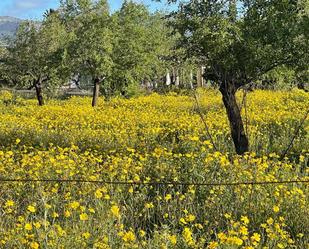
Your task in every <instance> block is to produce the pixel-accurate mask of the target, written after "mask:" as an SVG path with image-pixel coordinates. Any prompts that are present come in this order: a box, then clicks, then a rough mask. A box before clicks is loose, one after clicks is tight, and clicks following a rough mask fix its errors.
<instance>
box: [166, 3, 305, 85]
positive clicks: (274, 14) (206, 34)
mask: <svg viewBox="0 0 309 249" xmlns="http://www.w3.org/2000/svg"><path fill="white" fill-rule="evenodd" d="M302 3H305V2H304V1H260V0H246V1H234V0H233V1H232V0H230V1H189V2H188V3H187V4H180V8H179V9H178V11H177V12H175V14H174V17H173V18H172V24H173V25H174V27H175V28H176V30H177V31H178V32H179V33H180V34H181V38H182V39H181V41H182V44H183V46H184V47H186V48H187V49H188V54H189V55H194V56H196V57H197V58H199V60H200V61H203V62H204V64H206V65H208V68H207V69H208V70H207V72H206V73H207V74H206V77H207V78H209V79H211V80H214V81H216V82H218V83H220V84H225V82H229V84H231V85H233V86H234V87H236V88H238V87H240V86H242V85H246V84H248V83H250V82H252V81H254V80H257V79H259V78H260V77H261V76H262V75H263V74H265V73H267V72H268V71H270V70H272V69H274V68H276V67H278V66H280V65H289V66H293V65H298V64H299V60H300V59H301V60H302V61H303V63H302V64H308V55H306V51H307V50H306V49H308V42H306V40H307V38H306V37H307V34H308V32H306V30H307V29H308V25H306V24H308V12H307V13H306V12H305V6H304V5H302ZM235 5H236V6H237V8H235Z"/></svg>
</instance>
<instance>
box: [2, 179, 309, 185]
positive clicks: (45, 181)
mask: <svg viewBox="0 0 309 249" xmlns="http://www.w3.org/2000/svg"><path fill="white" fill-rule="evenodd" d="M17 182H23V183H26V182H30V183H31V182H32V183H35V182H43V183H90V184H100V185H104V184H109V185H140V186H147V185H148V186H151V185H153V186H154V185H173V186H239V185H274V184H293V183H302V184H308V183H309V180H291V181H261V182H218V183H211V182H208V183H207V182H204V183H198V182H125V181H99V180H81V179H80V180H79V179H0V184H1V183H17Z"/></svg>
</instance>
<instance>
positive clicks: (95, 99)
mask: <svg viewBox="0 0 309 249" xmlns="http://www.w3.org/2000/svg"><path fill="white" fill-rule="evenodd" d="M99 94H100V80H99V79H98V78H95V79H94V88H93V97H92V107H95V106H96V105H97V104H98V99H99Z"/></svg>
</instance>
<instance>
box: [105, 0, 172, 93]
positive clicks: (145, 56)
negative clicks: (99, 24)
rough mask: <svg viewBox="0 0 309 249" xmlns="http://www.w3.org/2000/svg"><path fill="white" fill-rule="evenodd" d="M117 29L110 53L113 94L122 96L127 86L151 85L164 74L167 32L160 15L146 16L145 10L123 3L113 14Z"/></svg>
mask: <svg viewBox="0 0 309 249" xmlns="http://www.w3.org/2000/svg"><path fill="white" fill-rule="evenodd" d="M113 17H114V19H115V23H116V24H117V26H116V27H117V29H115V33H116V37H115V40H114V51H113V56H112V57H113V61H114V67H113V74H112V77H111V82H112V88H113V91H115V90H118V91H120V92H122V93H125V92H126V89H127V88H128V87H129V86H130V85H140V84H141V83H142V82H144V83H148V84H151V83H153V82H154V81H156V80H158V78H160V77H162V76H163V75H164V73H165V71H166V61H165V60H164V57H166V56H167V55H168V54H169V53H170V47H171V39H170V34H169V33H170V30H169V29H168V28H167V26H166V25H165V24H166V21H165V20H164V18H163V15H162V14H160V13H158V12H157V13H150V11H149V10H148V9H147V7H146V6H145V5H143V4H139V3H136V2H133V1H124V3H123V5H122V7H121V9H120V10H119V11H117V12H116V13H115V14H114V15H113Z"/></svg>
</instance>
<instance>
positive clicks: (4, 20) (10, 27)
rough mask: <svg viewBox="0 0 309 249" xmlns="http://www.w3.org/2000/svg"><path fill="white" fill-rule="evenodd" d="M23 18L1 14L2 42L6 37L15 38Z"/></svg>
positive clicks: (0, 34) (0, 31)
mask: <svg viewBox="0 0 309 249" xmlns="http://www.w3.org/2000/svg"><path fill="white" fill-rule="evenodd" d="M22 21H23V20H22V19H19V18H16V17H11V16H0V44H1V43H5V40H6V39H10V38H13V37H14V36H15V34H16V31H17V29H18V27H19V25H20V23H21V22H22Z"/></svg>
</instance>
